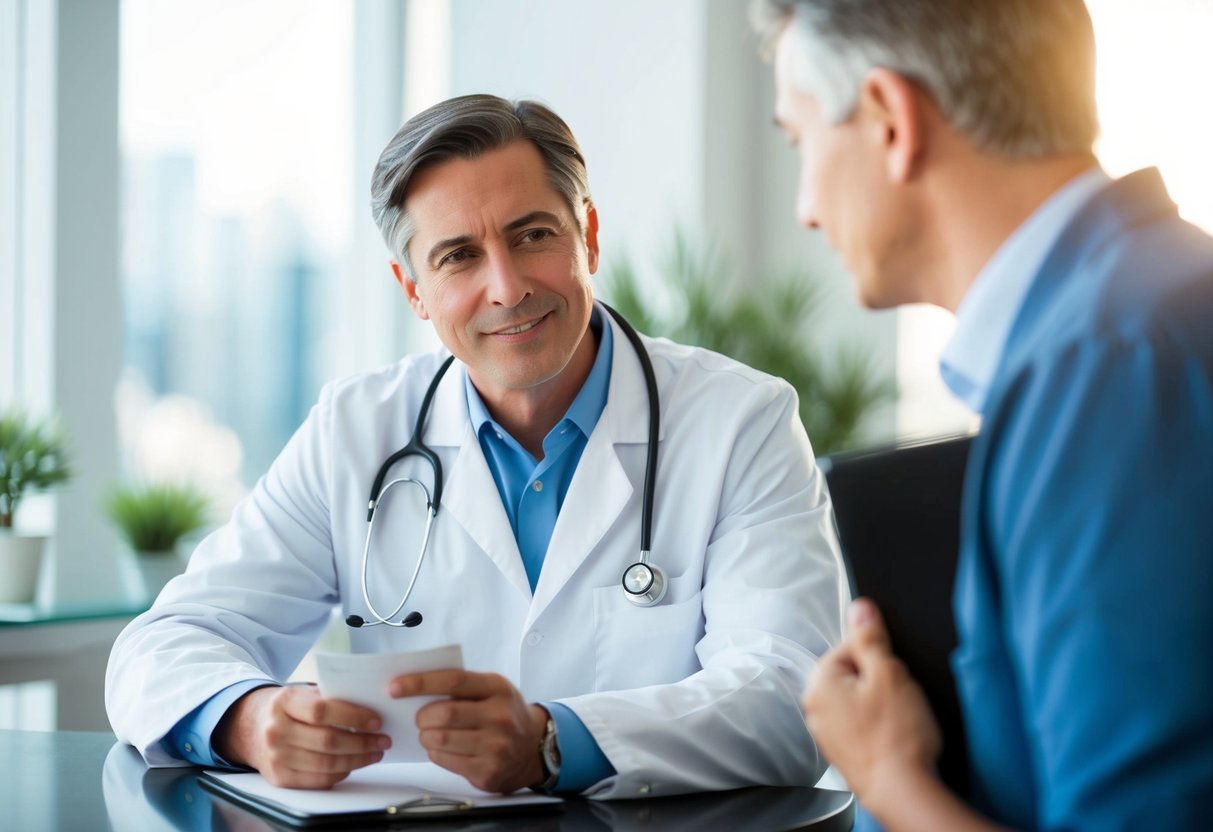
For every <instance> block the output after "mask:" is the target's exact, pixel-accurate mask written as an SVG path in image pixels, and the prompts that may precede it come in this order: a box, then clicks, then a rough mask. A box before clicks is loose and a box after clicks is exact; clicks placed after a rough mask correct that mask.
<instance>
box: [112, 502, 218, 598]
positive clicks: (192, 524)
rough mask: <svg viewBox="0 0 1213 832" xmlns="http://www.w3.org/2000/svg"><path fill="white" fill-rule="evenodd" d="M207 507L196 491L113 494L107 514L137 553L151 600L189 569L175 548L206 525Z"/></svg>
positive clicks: (136, 561)
mask: <svg viewBox="0 0 1213 832" xmlns="http://www.w3.org/2000/svg"><path fill="white" fill-rule="evenodd" d="M208 507H209V506H208V501H207V499H206V497H205V496H204V495H203V494H202V493H201V492H200V491H199V490H198V489H197V488H195V487H194V486H192V485H172V484H147V485H131V486H122V487H119V488H117V489H115V490H114V491H113V492H112V493H111V494H110V496H109V499H108V501H107V502H106V511H107V512H108V513H109V516H110V519H112V520H113V521H114V524H115V525H116V526H117V527H118V530H119V532H120V533H121V534H122V537H123V538H124V539H125V540H126V542H127V544H128V545H129V546H130V548H131V550H132V551H133V552H134V553H135V565H136V569H137V570H138V573H139V576H140V578H141V579H142V581H143V587H144V590H145V591H146V593H147V595H148V596H149V597H154V596H156V595H158V594H159V593H160V590H161V589H163V588H164V585H165V584H166V583H168V582H169V580H170V579H171V578H173V577H174V576H175V575H178V574H180V573H181V572H182V571H183V570H184V569H185V559H184V558H182V557H181V556H180V555H179V554H178V552H177V544H178V542H179V541H180V540H181V538H183V537H185V536H186V535H187V534H189V533H190V532H193V531H197V530H198V529H200V528H202V526H203V525H205V524H206V519H207V511H208Z"/></svg>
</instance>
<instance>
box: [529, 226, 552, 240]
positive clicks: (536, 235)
mask: <svg viewBox="0 0 1213 832" xmlns="http://www.w3.org/2000/svg"><path fill="white" fill-rule="evenodd" d="M551 236H553V235H552V232H551V231H549V230H548V229H546V228H530V229H527V230H526V231H525V232H523V234H522V237H521V242H524V243H542V242H543V241H544V240H546V239H548V238H549V237H551Z"/></svg>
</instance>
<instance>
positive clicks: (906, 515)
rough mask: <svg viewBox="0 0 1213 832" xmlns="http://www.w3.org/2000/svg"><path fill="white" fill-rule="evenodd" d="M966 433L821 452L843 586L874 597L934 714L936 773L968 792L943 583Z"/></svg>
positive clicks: (949, 569)
mask: <svg viewBox="0 0 1213 832" xmlns="http://www.w3.org/2000/svg"><path fill="white" fill-rule="evenodd" d="M972 442H973V437H972V436H958V437H948V438H943V439H935V440H930V441H925V442H917V443H913V444H904V445H897V446H893V447H886V448H880V449H876V450H869V451H857V452H850V453H842V454H837V455H834V456H830V457H825V458H823V459H822V460H821V468H822V471H823V472H824V473H825V476H826V482H827V484H828V486H829V489H830V497H831V499H832V500H833V503H834V516H835V520H836V522H837V524H838V537H839V540H840V541H841V542H842V549H843V555H844V558H845V561H846V565H847V570H848V577H849V579H850V581H851V591H852V593H853V594H855V595H863V596H865V597H868V598H871V599H873V600H874V601H875V602H876V603H877V604H878V605H879V606H880V610H881V613H882V614H883V616H884V619H885V621H886V622H887V624H888V626H889V631H890V635H891V637H892V641H893V649H894V651H895V652H896V653H897V655H898V656H899V657H900V658H901V660H902V661H904V662H905V663H906V665H907V667H908V668H909V669H910V672H911V673H912V674H913V675H914V678H915V679H917V680H918V682H919V683H920V684H921V685H922V687H923V689H924V691H925V692H926V695H927V699H928V700H929V701H930V703H931V707H932V709H933V710H934V711H935V715H936V717H937V718H938V720H939V724H940V728H941V730H942V732H943V739H944V747H943V754H942V756H941V758H940V761H939V773H940V777H941V778H942V779H943V781H944V782H945V783H947V784H948V786H949V787H950V788H951V789H952V790H953V791H955V792H956V793H958V794H960V795H967V793H968V761H967V758H966V754H967V752H966V748H965V738H964V724H963V722H962V720H961V715H960V704H959V701H958V699H957V695H956V686H955V682H954V680H953V677H952V670H951V665H950V656H951V653H952V650H953V648H954V647H955V646H956V628H955V623H954V621H953V618H952V586H953V583H954V581H955V575H956V559H957V555H958V553H959V549H960V500H961V492H962V486H963V482H964V473H965V466H966V463H967V461H968V457H969V448H970V446H971V445H972Z"/></svg>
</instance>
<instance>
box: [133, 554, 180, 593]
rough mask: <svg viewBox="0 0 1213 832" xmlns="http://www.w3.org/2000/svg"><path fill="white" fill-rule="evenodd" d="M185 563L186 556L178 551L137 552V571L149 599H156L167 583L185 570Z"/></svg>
mask: <svg viewBox="0 0 1213 832" xmlns="http://www.w3.org/2000/svg"><path fill="white" fill-rule="evenodd" d="M185 564H186V560H185V558H183V557H181V555H179V554H178V553H177V552H176V551H168V552H135V571H136V572H137V573H138V575H139V579H140V581H141V582H142V585H143V592H144V594H145V595H146V597H147V599H148V600H149V601H150V600H153V599H155V597H156V596H157V595H159V594H160V590H162V589H164V585H165V584H167V583H168V582H169V581H171V580H172V579H173V578H175V577H177V576H178V575H180V574H181V573H182V572H184V571H185Z"/></svg>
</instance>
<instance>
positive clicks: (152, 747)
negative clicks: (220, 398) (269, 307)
mask: <svg viewBox="0 0 1213 832" xmlns="http://www.w3.org/2000/svg"><path fill="white" fill-rule="evenodd" d="M330 396H331V390H330V389H326V390H325V391H324V392H323V393H322V394H321V398H320V401H319V403H318V404H317V405H316V406H315V407H314V408H313V409H312V412H311V413H310V415H309V416H308V418H307V420H306V421H305V422H304V424H303V425H302V427H300V428H299V430H298V431H297V432H296V434H295V435H294V436H293V437H292V438H291V439H290V441H289V442H288V443H287V445H286V447H285V448H284V449H283V451H282V453H281V454H280V455H279V457H278V459H277V460H275V462H274V464H273V465H272V466H271V467H270V469H269V471H268V472H267V473H266V475H265V476H264V477H263V478H262V479H261V480H260V481H259V482H258V483H257V485H256V486H255V487H254V489H253V490H252V492H251V493H250V494H249V495H248V497H246V498H245V499H244V500H243V501H242V502H241V503H240V504H239V505H238V506H237V507H236V510H235V511H234V513H233V515H232V518H231V520H230V521H229V522H228V523H227V524H226V525H224V526H223V527H221V528H220V529H219V530H217V531H216V532H214V533H213V534H211V535H209V536H208V537H207V538H206V539H205V540H203V541H202V543H201V544H199V546H198V548H197V549H196V550H195V551H194V553H193V555H192V557H191V558H190V563H189V568H188V569H187V570H186V573H185V574H184V575H181V576H178V577H177V578H174V579H173V580H172V581H170V582H169V584H168V585H167V586H166V587H165V589H164V591H163V592H162V593H161V595H160V597H159V598H158V599H157V601H156V603H155V605H154V606H153V607H152V609H150V610H149V611H148V612H146V613H144V614H143V615H140V616H139V617H138V618H136V619H135V620H134V621H132V622H131V623H130V625H129V626H127V627H126V629H125V630H123V632H122V633H121V634H120V635H119V636H118V639H117V641H116V642H115V643H114V647H113V652H112V653H111V655H110V661H109V667H108V669H107V671H106V690H105V695H106V708H107V710H108V713H109V718H110V723H111V725H112V726H113V729H114V733H115V734H116V735H117V737H118V738H119V739H120V740H122V741H125V742H128V743H130V744H132V745H134V746H135V747H136V748H137V749H138V750H139V752H140V753H141V754H142V755H143V757H144V759H145V760H146V761H147V763H148V764H149V765H153V766H159V765H184V764H185V763H184V761H181V760H179V759H177V758H176V757H174V756H173V754H172V751H171V750H170V748H169V744H168V743H166V742H165V741H164V740H165V737H166V735H167V734H168V733H169V731H171V730H172V728H173V726H174V725H176V724H177V722H178V721H180V720H181V718H182V717H184V716H185V715H186V714H189V713H190V712H191V711H193V710H194V709H195V708H197V707H198V706H199V705H200V704H202V703H203V702H205V701H207V700H208V699H210V698H211V697H212V696H214V695H215V694H216V693H218V692H219V691H221V690H223V689H224V688H227V687H228V686H230V685H233V684H236V683H240V682H245V681H254V680H261V681H264V680H265V679H272V680H274V681H276V682H279V683H281V682H284V681H286V679H287V678H288V677H289V675H290V674H291V672H292V671H293V670H294V668H295V666H296V665H297V664H298V663H299V660H300V659H301V658H302V657H303V655H304V653H305V652H306V651H307V650H308V648H309V647H310V646H311V644H312V643H313V642H314V641H315V639H316V637H317V636H318V634H319V632H320V630H321V629H322V628H323V626H324V624H325V623H326V622H327V620H328V617H329V614H330V610H331V609H332V607H333V604H334V603H335V602H336V600H337V578H336V570H335V567H334V563H333V554H332V541H331V539H330V532H329V529H330V523H329V499H328V483H329V480H330V471H331V459H330V449H331V447H332V440H331V437H330V436H329V430H330V429H329V424H330V422H331V419H330V418H329V412H330V408H329V402H330V400H331V398H330Z"/></svg>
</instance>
